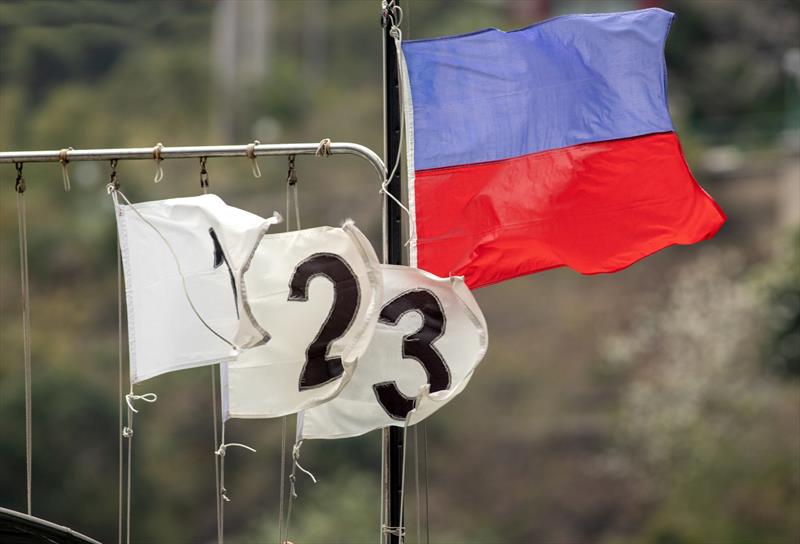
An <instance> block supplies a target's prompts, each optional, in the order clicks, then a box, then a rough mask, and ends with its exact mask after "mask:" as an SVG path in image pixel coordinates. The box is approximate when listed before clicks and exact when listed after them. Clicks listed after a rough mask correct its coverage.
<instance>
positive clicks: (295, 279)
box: [289, 253, 361, 391]
mask: <svg viewBox="0 0 800 544" xmlns="http://www.w3.org/2000/svg"><path fill="white" fill-rule="evenodd" d="M317 276H324V277H326V278H328V280H330V282H331V283H332V284H333V305H332V306H331V310H330V312H329V313H328V317H327V318H326V319H325V322H324V323H323V324H322V328H321V329H320V330H319V332H318V333H317V336H316V338H314V340H313V341H312V342H311V345H310V346H308V349H307V350H306V363H305V365H304V366H303V370H302V371H301V372H300V382H299V387H300V391H303V390H305V389H313V388H314V387H319V386H321V385H324V384H326V383H328V382H330V381H332V380H335V379H336V378H338V377H339V376H341V375H342V374H343V373H344V367H343V366H342V359H341V357H331V358H328V348H329V347H330V344H331V342H333V341H334V340H336V339H337V338H341V337H342V336H344V335H345V333H346V332H347V331H348V330H349V329H350V326H351V325H352V324H353V320H354V319H355V317H356V312H357V311H358V305H359V300H360V298H361V296H360V292H359V287H358V280H357V279H356V275H355V274H354V273H353V271H352V269H351V268H350V266H349V265H348V264H347V263H346V262H345V261H344V260H343V259H342V258H341V257H339V256H338V255H334V254H333V253H315V254H314V255H311V256H310V257H308V258H307V259H305V260H304V261H303V262H301V263H300V264H298V265H297V267H296V268H295V269H294V274H292V279H291V280H289V300H290V301H298V302H303V301H307V300H308V286H309V285H310V283H311V280H312V279H314V278H315V277H317Z"/></svg>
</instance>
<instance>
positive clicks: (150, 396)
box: [125, 393, 158, 414]
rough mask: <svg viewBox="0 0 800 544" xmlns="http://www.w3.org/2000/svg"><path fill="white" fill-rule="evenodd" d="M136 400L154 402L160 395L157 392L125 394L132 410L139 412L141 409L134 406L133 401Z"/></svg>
mask: <svg viewBox="0 0 800 544" xmlns="http://www.w3.org/2000/svg"><path fill="white" fill-rule="evenodd" d="M135 400H143V401H145V402H149V403H150V404H153V403H154V402H155V401H157V400H158V395H156V394H155V393H145V394H144V395H134V394H133V393H128V394H127V395H125V402H126V403H127V404H128V408H130V409H131V411H132V412H134V413H136V414H138V413H139V410H137V409H136V408H134V407H133V401H135Z"/></svg>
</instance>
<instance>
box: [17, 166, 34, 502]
mask: <svg viewBox="0 0 800 544" xmlns="http://www.w3.org/2000/svg"><path fill="white" fill-rule="evenodd" d="M18 172H19V179H21V178H22V173H21V172H22V166H21V165H19V166H18ZM19 179H18V181H17V183H18V186H17V187H18V188H17V224H18V226H19V265H20V266H19V269H20V285H21V289H20V291H21V295H22V352H23V363H24V372H25V485H26V496H27V507H28V515H31V511H32V495H31V489H32V482H33V436H32V435H33V420H32V419H33V415H32V413H33V400H32V398H31V390H32V378H31V297H30V275H29V272H28V213H27V209H26V207H25V182H24V180H22V183H21V185H20V182H19Z"/></svg>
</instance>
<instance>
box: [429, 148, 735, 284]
mask: <svg viewBox="0 0 800 544" xmlns="http://www.w3.org/2000/svg"><path fill="white" fill-rule="evenodd" d="M415 203H416V226H417V263H418V266H419V267H420V268H422V269H425V270H428V271H430V272H433V273H434V274H437V275H439V276H444V277H446V276H449V275H458V276H460V275H463V276H466V281H467V284H468V285H469V286H470V287H471V288H476V287H481V286H485V285H490V284H492V283H496V282H499V281H502V280H505V279H509V278H512V277H516V276H520V275H523V274H530V273H533V272H538V271H542V270H546V269H548V268H555V267H559V266H569V267H570V268H573V269H575V270H577V271H578V272H581V273H583V274H597V273H603V272H616V271H618V270H621V269H623V268H625V267H627V266H630V265H631V264H633V263H634V262H636V261H638V260H639V259H642V258H643V257H646V256H648V255H650V254H652V253H654V252H656V251H658V250H660V249H663V248H665V247H667V246H670V245H673V244H692V243H695V242H698V241H701V240H704V239H707V238H710V237H712V236H713V235H714V234H715V233H716V232H717V231H718V230H719V228H720V227H721V226H722V224H723V223H724V222H725V214H724V213H723V212H722V210H721V209H720V208H719V206H717V204H716V203H715V202H714V201H713V200H712V199H711V198H710V197H709V196H708V194H707V193H706V192H705V191H704V190H703V189H702V188H701V187H700V186H699V185H698V184H697V182H696V180H695V179H694V177H693V176H692V174H691V172H690V171H689V168H688V166H687V165H686V162H685V160H684V158H683V153H682V151H681V148H680V143H679V142H678V139H677V137H676V136H675V134H674V133H672V132H669V133H662V134H653V135H649V136H641V137H636V138H629V139H624V140H612V141H604V142H598V143H589V144H581V145H576V146H571V147H566V148H561V149H554V150H550V151H544V152H540V153H533V154H529V155H524V156H522V157H516V158H512V159H506V160H500V161H494V162H488V163H480V164H471V165H465V166H457V167H448V168H436V169H430V170H421V171H417V172H416V182H415Z"/></svg>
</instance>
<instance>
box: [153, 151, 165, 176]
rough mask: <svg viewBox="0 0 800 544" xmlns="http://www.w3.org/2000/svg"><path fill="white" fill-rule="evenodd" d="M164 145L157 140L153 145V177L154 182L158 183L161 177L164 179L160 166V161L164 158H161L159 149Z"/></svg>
mask: <svg viewBox="0 0 800 544" xmlns="http://www.w3.org/2000/svg"><path fill="white" fill-rule="evenodd" d="M163 147H164V144H162V143H161V142H158V143H157V144H156V145H155V147H153V159H155V161H156V175H155V177H154V178H153V182H154V183H158V182H159V181H161V180H162V179H164V169H163V168H161V161H162V160H164V159H162V158H161V149H162V148H163Z"/></svg>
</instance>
